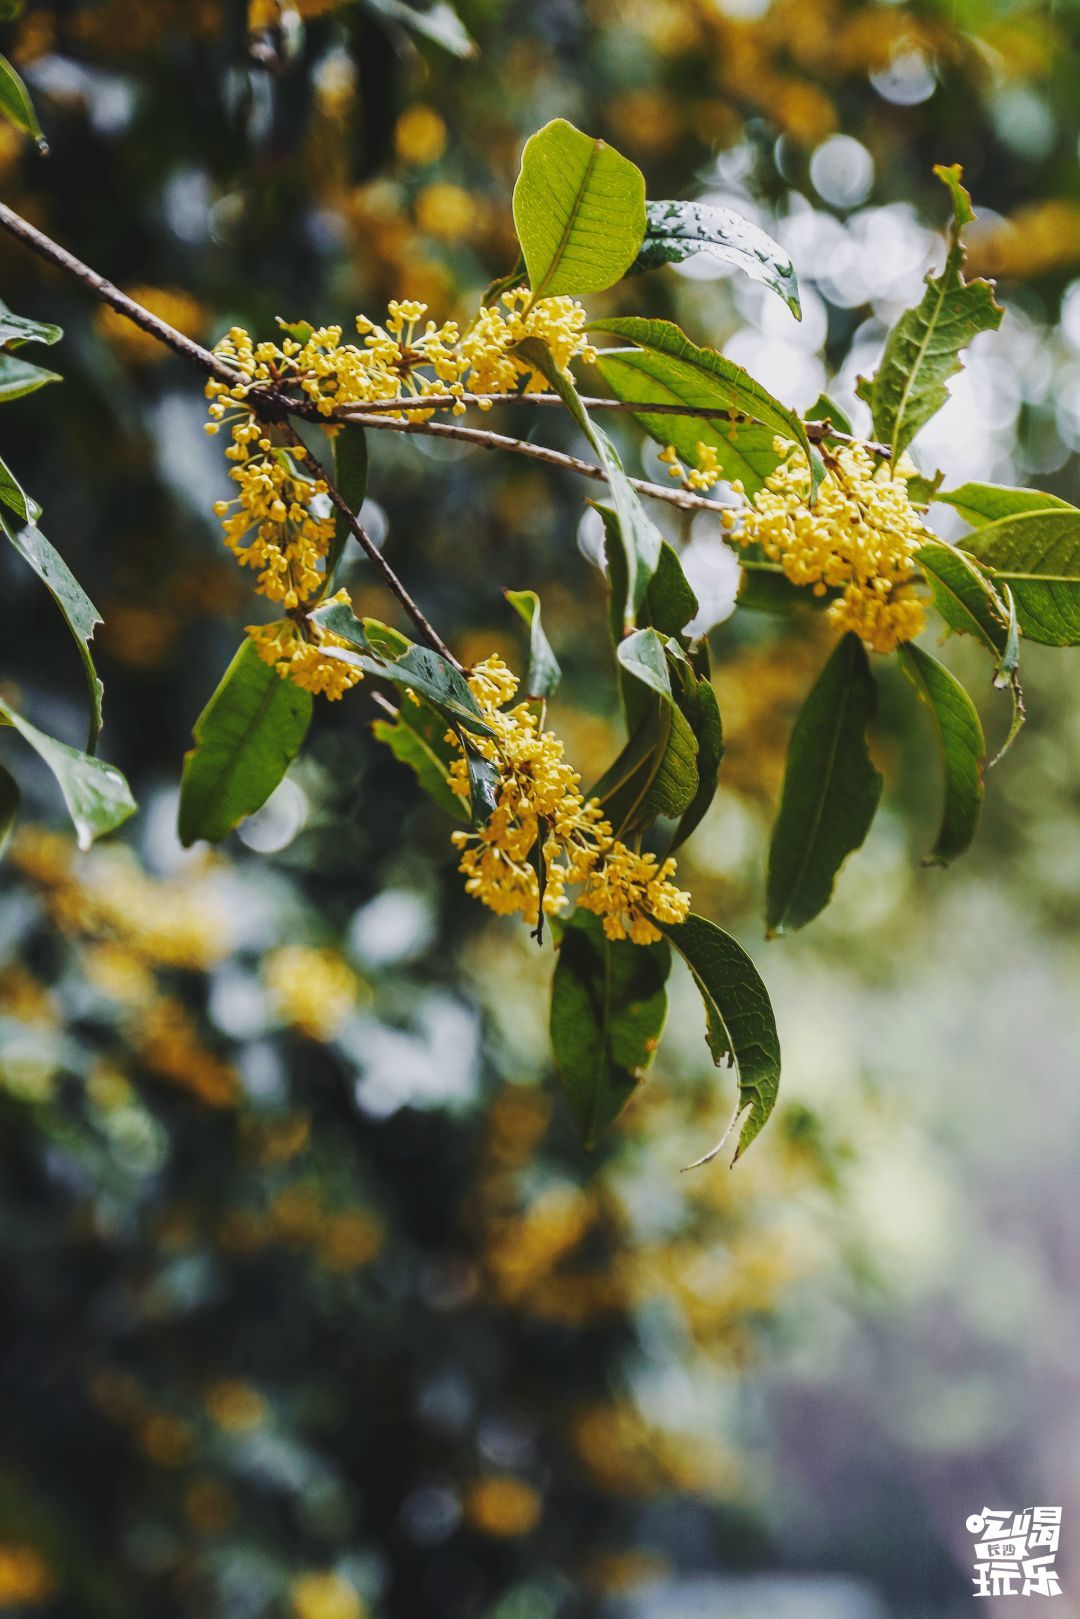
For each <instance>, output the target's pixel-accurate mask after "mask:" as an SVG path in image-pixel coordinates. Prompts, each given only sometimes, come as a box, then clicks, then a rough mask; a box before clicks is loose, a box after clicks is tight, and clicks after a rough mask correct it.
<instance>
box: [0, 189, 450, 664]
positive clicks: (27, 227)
mask: <svg viewBox="0 0 1080 1619" xmlns="http://www.w3.org/2000/svg"><path fill="white" fill-rule="evenodd" d="M0 227H2V228H3V229H4V230H6V231H7V232H8V233H9V235H11V236H14V237H15V238H16V240H17V241H20V242H22V243H23V244H24V245H25V246H26V247H28V248H30V250H31V251H32V252H34V253H36V254H37V255H38V256H39V257H40V258H43V259H46V260H47V261H48V262H49V263H50V264H55V265H56V266H57V268H58V269H61V270H65V271H66V272H67V273H68V275H71V276H74V277H75V279H76V280H77V281H81V282H82V284H83V286H84V287H87V288H89V290H90V291H91V292H92V293H93V294H94V296H95V297H97V298H100V299H101V301H102V302H103V303H107V304H111V306H112V307H113V309H116V310H118V311H119V313H120V314H121V315H126V316H127V318H128V320H130V321H132V322H133V323H134V324H135V325H136V326H138V327H140V328H141V329H142V330H143V331H144V332H147V333H148V334H149V335H150V336H151V337H154V338H156V339H157V340H158V342H159V343H164V344H165V345H166V347H167V348H171V349H172V350H173V351H174V353H176V354H179V355H181V356H182V357H183V358H184V359H185V360H191V361H193V362H194V364H195V365H197V366H199V367H200V368H201V369H202V370H203V371H205V372H206V373H207V375H208V376H212V377H216V378H217V380H218V381H219V382H224V383H225V384H227V385H229V386H231V385H232V384H234V383H236V382H242V381H245V380H246V379H245V378H243V377H242V376H241V374H240V373H239V372H238V371H236V370H234V368H233V367H232V366H230V365H227V364H226V363H225V362H224V360H220V359H219V358H218V357H217V355H216V354H211V352H210V350H209V349H206V348H203V346H202V344H201V343H196V342H195V341H194V339H193V338H190V337H185V336H184V334H183V332H178V331H177V330H176V328H175V327H173V326H170V325H169V323H168V321H164V320H161V319H160V318H159V317H158V316H157V315H153V314H151V313H150V311H149V310H148V309H144V308H143V306H142V304H139V303H136V302H135V299H134V298H129V297H128V295H127V293H125V292H121V291H120V288H119V287H116V286H114V285H113V283H112V282H111V281H109V280H107V279H106V277H105V276H103V275H99V274H98V272H97V271H96V270H92V269H91V268H90V266H89V265H88V264H84V263H83V262H82V260H81V259H78V258H76V257H75V255H74V253H69V252H68V251H67V249H66V248H64V247H61V246H60V245H59V243H57V242H54V241H53V240H52V238H51V237H49V236H46V235H45V233H44V232H43V231H39V230H38V229H37V228H36V227H35V226H33V225H31V224H30V223H29V222H28V221H27V220H25V219H23V218H22V216H21V215H20V214H17V213H15V211H14V210H13V209H11V208H8V207H7V206H6V204H4V203H0ZM248 397H249V400H250V403H251V405H252V409H253V410H254V412H255V414H256V415H258V414H259V405H260V404H263V405H264V407H265V419H266V420H267V421H270V422H274V423H275V424H276V425H277V426H278V427H279V428H280V429H281V431H282V432H283V433H284V435H285V437H286V438H287V439H288V440H289V442H290V443H291V444H293V445H294V446H297V447H299V448H300V449H302V450H303V452H304V458H305V459H306V460H307V462H308V463H309V464H310V465H311V467H312V468H313V470H314V471H315V473H316V476H317V477H320V478H322V480H323V482H324V483H325V484H326V487H327V491H328V493H329V496H330V499H331V501H332V502H333V504H334V506H335V507H336V508H337V510H338V511H339V512H340V513H341V515H342V517H344V519H345V521H346V522H347V523H348V525H349V529H350V531H351V533H352V534H353V535H354V537H355V538H356V540H357V541H358V542H359V544H360V545H361V547H362V548H363V550H364V551H365V553H366V554H367V556H368V558H369V560H370V561H371V562H373V563H374V565H375V567H376V568H377V569H378V571H379V572H380V573H381V574H382V577H383V579H384V580H385V582H386V585H387V587H388V588H389V589H390V590H391V591H392V592H393V594H394V595H395V596H396V597H397V599H398V601H399V602H400V603H401V605H402V607H404V609H405V611H406V612H407V613H408V615H409V617H410V618H411V619H412V621H413V623H414V624H415V625H416V627H417V629H418V630H419V631H420V633H421V634H422V635H423V637H424V639H425V640H426V641H427V642H428V644H429V645H430V646H432V647H434V648H435V650H436V652H438V653H440V654H441V656H442V657H444V658H446V659H447V661H448V662H450V663H452V664H453V665H454V667H455V669H460V668H461V664H460V663H459V662H458V660H457V659H456V658H455V657H454V655H453V653H452V652H451V651H450V648H449V647H448V646H447V645H446V642H445V641H444V640H443V639H442V637H441V636H440V635H439V634H438V633H437V631H436V630H435V628H434V626H433V625H432V624H431V623H430V622H429V621H428V619H427V618H426V617H425V615H424V613H423V612H421V610H420V608H419V606H418V605H417V603H416V602H415V601H414V600H413V598H412V596H411V595H410V594H409V592H408V590H407V589H406V588H405V585H404V584H403V583H402V581H401V580H400V579H399V578H398V576H397V574H396V573H395V572H394V570H393V568H392V567H391V566H390V564H389V562H387V560H386V558H385V557H384V556H383V555H382V553H381V551H380V550H379V549H378V547H377V546H376V544H375V542H374V540H373V539H372V538H371V536H370V534H368V532H367V530H366V529H365V528H364V526H363V524H362V523H361V522H360V519H359V517H357V515H356V513H355V512H353V511H352V510H351V508H350V506H349V503H348V501H347V500H346V499H345V497H344V495H342V493H341V491H340V490H339V489H338V488H337V486H336V484H335V483H334V481H333V479H332V478H330V477H328V476H327V474H326V470H325V468H324V467H323V466H322V465H321V464H320V463H319V461H318V460H317V459H316V457H315V456H314V455H313V454H312V452H311V451H310V450H309V449H308V448H307V446H306V445H305V444H304V442H303V440H302V439H301V438H300V436H299V435H298V434H297V432H296V431H295V429H294V428H293V427H292V426H291V425H290V423H289V422H288V421H287V420H286V419H285V414H284V413H285V412H287V411H291V409H292V401H290V400H289V399H288V397H287V396H285V395H283V394H280V393H277V392H276V391H275V390H273V389H253V390H252V391H251V393H250V395H249V396H248ZM301 414H306V412H302V413H301ZM323 419H324V420H325V418H323Z"/></svg>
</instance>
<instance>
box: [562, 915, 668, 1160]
mask: <svg viewBox="0 0 1080 1619" xmlns="http://www.w3.org/2000/svg"><path fill="white" fill-rule="evenodd" d="M670 971H671V952H670V950H669V949H668V946H667V944H666V943H664V942H663V941H661V942H660V943H658V944H649V945H640V944H631V943H630V941H629V940H627V939H619V940H611V939H608V938H606V937H605V935H604V929H603V926H602V925H601V922H600V919H599V917H596V916H593V915H592V914H591V912H589V911H583V910H577V911H575V912H574V915H573V916H572V917H571V919H570V921H569V922H568V923H567V925H566V928H565V930H564V932H563V936H562V943H561V945H560V946H559V955H558V960H557V962H556V965H555V977H554V980H553V982H552V989H551V1043H552V1047H553V1049H554V1053H555V1062H556V1066H557V1067H558V1070H559V1078H560V1080H561V1081H562V1086H563V1089H564V1090H565V1092H566V1095H567V1099H568V1100H569V1103H570V1107H571V1110H572V1111H573V1114H574V1118H575V1120H576V1122H577V1127H578V1129H579V1131H580V1132H581V1138H582V1141H583V1142H584V1144H585V1146H586V1147H592V1146H594V1145H595V1143H596V1140H597V1137H598V1136H599V1135H600V1134H601V1133H602V1131H604V1130H605V1129H606V1128H607V1127H608V1125H609V1124H612V1123H613V1122H614V1120H615V1119H616V1118H618V1116H619V1114H620V1113H621V1112H622V1110H623V1108H624V1107H625V1106H626V1103H627V1102H628V1101H629V1099H630V1097H631V1095H632V1094H633V1092H634V1091H635V1089H636V1088H637V1086H638V1085H639V1084H640V1083H641V1081H642V1079H643V1078H644V1077H645V1073H646V1070H647V1069H648V1068H649V1066H650V1064H651V1063H652V1060H653V1057H654V1056H655V1054H656V1048H657V1045H658V1044H659V1042H660V1036H661V1034H662V1033H663V1029H664V1019H665V1017H666V1016H667V990H666V988H665V985H666V984H667V979H668V974H669V972H670Z"/></svg>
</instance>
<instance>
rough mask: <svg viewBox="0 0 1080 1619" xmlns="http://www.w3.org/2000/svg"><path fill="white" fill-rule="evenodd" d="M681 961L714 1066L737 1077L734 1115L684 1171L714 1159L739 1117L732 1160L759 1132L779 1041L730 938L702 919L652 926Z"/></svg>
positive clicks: (775, 1083)
mask: <svg viewBox="0 0 1080 1619" xmlns="http://www.w3.org/2000/svg"><path fill="white" fill-rule="evenodd" d="M657 926H658V927H659V928H660V930H661V932H662V933H664V934H665V935H666V937H667V938H669V939H670V940H671V942H672V944H673V945H674V946H675V948H676V950H678V952H679V954H680V955H681V956H682V957H683V959H684V960H685V962H686V964H687V966H688V967H689V968H690V971H691V973H692V974H693V975H694V982H695V983H696V984H697V987H698V989H699V990H700V992H701V998H702V1000H703V1001H704V1003H705V1023H706V1038H707V1040H708V1044H709V1050H710V1052H711V1053H712V1059H713V1062H714V1063H716V1065H717V1067H719V1066H720V1064H721V1063H722V1062H723V1060H724V1058H725V1057H726V1058H727V1060H728V1063H729V1064H730V1063H734V1065H735V1071H736V1074H737V1077H738V1087H739V1089H738V1106H737V1108H736V1110H735V1117H734V1118H733V1119H732V1121H731V1124H730V1125H728V1128H727V1130H725V1132H724V1134H723V1136H722V1137H721V1139H720V1140H719V1141H718V1142H717V1143H716V1146H715V1147H713V1148H712V1150H711V1151H710V1152H707V1153H706V1154H705V1155H704V1157H703V1158H698V1159H697V1160H696V1162H694V1163H692V1164H688V1165H687V1168H688V1169H697V1168H698V1167H699V1165H701V1164H707V1163H708V1162H709V1160H710V1159H711V1158H715V1157H716V1155H717V1153H718V1152H720V1150H721V1148H722V1147H723V1145H724V1142H725V1141H726V1140H727V1137H728V1135H729V1133H730V1131H731V1129H732V1128H733V1126H734V1125H735V1124H736V1123H737V1122H738V1120H739V1119H740V1117H741V1116H742V1114H743V1113H746V1111H747V1109H749V1113H748V1114H747V1118H746V1120H745V1121H744V1123H743V1127H742V1131H741V1133H740V1135H739V1145H738V1148H737V1150H736V1153H735V1157H734V1158H733V1159H732V1163H733V1164H734V1163H737V1162H738V1160H739V1158H740V1157H741V1156H742V1154H743V1153H744V1152H745V1151H746V1149H747V1147H748V1146H749V1145H750V1143H751V1141H753V1139H754V1137H755V1136H756V1135H758V1134H760V1132H761V1130H762V1129H763V1128H764V1126H765V1124H766V1122H767V1120H768V1117H769V1114H770V1113H771V1112H772V1110H773V1107H774V1106H775V1104H776V1096H777V1091H778V1090H779V1088H780V1040H779V1037H778V1036H777V1033H776V1019H775V1018H774V1016H773V1009H772V1004H771V1002H770V1000H769V992H768V990H767V989H766V988H765V985H764V984H763V983H762V980H761V976H760V974H759V973H758V970H757V968H756V967H755V966H754V963H753V962H752V961H751V960H750V957H749V956H748V955H747V954H746V951H745V950H744V949H743V948H742V946H741V945H739V944H736V942H735V940H734V939H733V938H732V937H731V935H730V934H728V933H725V932H724V931H723V929H722V928H718V927H717V926H716V924H715V922H709V921H707V920H706V919H705V917H703V916H694V915H690V916H688V917H687V918H686V920H685V922H678V923H670V922H668V923H664V922H660V923H657Z"/></svg>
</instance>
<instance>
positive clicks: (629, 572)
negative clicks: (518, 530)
mask: <svg viewBox="0 0 1080 1619" xmlns="http://www.w3.org/2000/svg"><path fill="white" fill-rule="evenodd" d="M515 353H517V354H519V355H520V356H521V358H522V359H523V360H525V361H526V363H527V364H529V365H531V366H533V367H534V368H535V369H536V370H537V371H539V372H540V373H541V374H542V375H543V376H545V377H546V378H547V380H548V382H550V384H551V386H552V387H553V388H554V390H555V392H556V393H557V394H558V395H559V398H560V399H561V400H562V402H563V404H564V405H565V406H566V408H567V410H568V411H569V412H570V415H571V416H572V417H573V419H574V421H575V423H576V424H577V426H578V428H579V430H580V431H581V432H582V433H583V434H584V435H585V437H586V438H587V439H588V441H589V443H590V444H591V445H592V447H593V449H594V450H595V452H596V455H597V458H598V460H599V462H600V464H601V466H602V467H603V469H604V474H605V476H606V478H607V481H608V485H609V487H610V489H611V498H612V500H613V502H614V505H615V512H616V516H617V518H618V528H619V537H620V540H621V542H622V548H623V554H624V556H625V559H626V570H625V573H626V600H625V607H624V610H623V626H624V628H625V629H627V630H629V629H632V628H633V626H634V621H635V619H636V616H637V611H638V608H639V607H640V606H641V604H642V602H643V601H644V599H645V592H646V591H647V590H648V588H649V580H650V579H651V578H652V576H653V574H654V573H655V572H656V569H657V566H658V564H659V561H660V549H661V546H662V544H663V540H662V536H661V534H660V530H659V529H658V528H657V527H656V525H655V523H654V522H653V521H652V519H651V518H650V517H649V516H648V514H647V513H646V511H645V508H644V507H643V506H642V504H641V502H640V500H639V499H638V497H637V495H636V494H635V493H634V491H633V489H632V488H631V486H630V482H629V480H628V478H627V476H626V473H625V471H624V469H623V464H622V461H621V459H620V457H619V452H618V451H617V450H616V448H615V446H614V444H613V443H612V442H611V440H610V438H609V437H608V435H607V434H606V433H605V432H604V429H603V428H602V427H598V426H597V425H596V423H595V422H594V421H592V420H591V419H590V417H589V414H588V412H587V411H586V409H585V406H584V405H583V404H582V403H581V400H580V398H579V397H578V391H577V389H576V388H575V386H574V383H573V379H572V378H569V377H567V376H565V375H564V374H563V372H562V371H560V370H559V367H558V366H557V365H556V364H555V361H554V359H553V358H552V355H551V350H550V349H549V348H548V347H547V345H546V343H541V342H540V340H539V338H535V337H530V338H526V339H525V341H524V342H523V343H519V344H518V345H517V348H516V350H515Z"/></svg>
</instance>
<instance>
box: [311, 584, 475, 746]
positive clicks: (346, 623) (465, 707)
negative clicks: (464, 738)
mask: <svg viewBox="0 0 1080 1619" xmlns="http://www.w3.org/2000/svg"><path fill="white" fill-rule="evenodd" d="M311 617H312V619H313V620H314V622H315V623H316V624H320V625H321V626H322V627H323V629H327V630H330V631H331V633H332V634H334V635H340V636H341V638H342V640H343V641H351V642H352V644H353V646H355V647H359V648H360V651H359V652H350V651H349V650H348V649H347V648H345V647H329V646H328V647H324V648H323V650H324V651H325V653H326V655H327V657H332V658H340V659H341V661H342V662H343V663H349V664H352V665H353V666H354V667H355V668H357V669H362V670H363V671H364V673H365V674H368V675H375V676H377V677H378V678H379V679H380V680H392V681H393V682H394V683H395V684H396V685H398V686H406V687H407V688H408V689H409V691H414V692H415V693H416V695H417V696H418V697H426V698H427V700H428V702H429V703H431V704H433V705H434V707H435V708H437V709H438V710H439V712H440V714H443V715H444V716H445V717H446V719H447V720H448V721H449V723H450V724H452V725H458V726H464V728H465V729H466V730H467V731H475V732H476V733H477V735H478V736H490V735H491V734H492V733H491V726H490V725H489V724H488V723H487V721H486V720H485V719H484V717H483V715H482V714H481V713H480V710H479V708H478V707H477V703H476V698H475V697H474V696H473V694H472V692H471V691H470V690H469V686H468V682H467V681H466V679H465V677H464V675H461V674H459V673H458V671H457V670H456V669H455V668H454V666H453V664H451V663H447V661H446V659H445V658H444V657H441V656H440V654H439V653H438V652H433V651H432V650H431V649H430V648H429V647H426V646H416V645H414V644H413V643H412V642H407V643H406V649H405V651H404V652H402V653H401V654H400V655H399V656H394V655H392V654H391V653H390V651H389V648H388V649H387V653H386V654H385V655H384V653H383V652H380V651H377V650H376V648H375V645H374V644H373V642H372V640H371V637H370V636H369V634H368V632H367V629H366V628H365V626H364V625H363V624H361V622H360V620H359V619H358V618H356V617H355V616H354V614H353V612H352V609H351V608H349V607H347V606H346V604H345V603H344V602H330V603H328V604H327V605H326V606H325V607H318V608H316V610H315V611H314V612H313V613H312V614H311ZM383 627H384V626H380V628H383ZM397 639H398V640H404V637H397Z"/></svg>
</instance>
